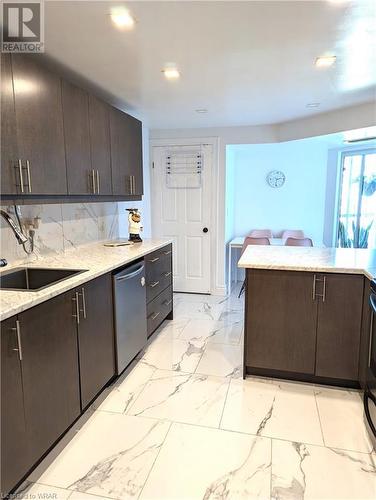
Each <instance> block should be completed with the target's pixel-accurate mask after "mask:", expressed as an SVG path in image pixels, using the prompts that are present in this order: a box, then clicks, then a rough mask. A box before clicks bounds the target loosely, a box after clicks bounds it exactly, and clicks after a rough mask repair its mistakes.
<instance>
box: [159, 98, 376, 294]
mask: <svg viewBox="0 0 376 500" xmlns="http://www.w3.org/2000/svg"><path fill="white" fill-rule="evenodd" d="M375 116H376V114H375V103H374V102H371V103H366V104H361V105H359V106H352V107H349V108H345V109H343V110H336V111H333V112H330V113H318V114H316V115H314V116H312V117H311V118H305V119H302V120H294V121H293V122H286V123H280V124H277V125H260V126H252V127H219V128H197V129H184V128H183V127H184V124H182V128H179V129H173V130H162V129H161V130H150V140H151V143H153V141H155V140H158V139H177V138H179V139H182V140H183V139H185V138H195V139H199V138H206V137H215V138H217V139H218V168H219V170H218V172H219V173H218V176H219V177H218V179H217V186H218V190H217V192H216V196H217V200H216V203H217V213H216V217H217V220H219V221H224V220H225V215H226V214H225V194H226V147H227V145H231V144H263V143H275V142H281V141H288V140H294V139H298V138H304V137H312V136H315V135H323V134H330V133H335V132H340V131H344V130H350V129H354V128H362V127H368V126H370V125H374V124H375ZM225 233H226V229H225V224H224V223H223V224H222V225H221V226H220V227H219V228H218V231H217V233H216V240H217V248H216V251H215V255H214V256H213V258H214V259H215V274H216V276H215V282H216V283H217V289H218V293H220V292H221V290H222V291H223V293H225V289H226V285H225V282H226V265H227V258H226V254H227V248H226V242H227V241H228V240H226V234H225Z"/></svg>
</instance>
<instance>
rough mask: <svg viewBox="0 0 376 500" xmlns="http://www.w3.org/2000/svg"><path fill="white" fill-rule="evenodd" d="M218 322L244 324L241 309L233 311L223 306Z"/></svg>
mask: <svg viewBox="0 0 376 500" xmlns="http://www.w3.org/2000/svg"><path fill="white" fill-rule="evenodd" d="M219 320H220V321H227V322H241V321H242V322H244V311H243V310H242V309H233V308H231V307H226V306H225V307H224V309H223V311H222V312H221V314H220V316H219Z"/></svg>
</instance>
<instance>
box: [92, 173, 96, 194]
mask: <svg viewBox="0 0 376 500" xmlns="http://www.w3.org/2000/svg"><path fill="white" fill-rule="evenodd" d="M91 183H92V186H93V194H96V189H95V170H94V169H93V170H92V171H91Z"/></svg>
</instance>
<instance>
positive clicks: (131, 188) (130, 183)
mask: <svg viewBox="0 0 376 500" xmlns="http://www.w3.org/2000/svg"><path fill="white" fill-rule="evenodd" d="M129 194H133V184H132V176H131V175H129Z"/></svg>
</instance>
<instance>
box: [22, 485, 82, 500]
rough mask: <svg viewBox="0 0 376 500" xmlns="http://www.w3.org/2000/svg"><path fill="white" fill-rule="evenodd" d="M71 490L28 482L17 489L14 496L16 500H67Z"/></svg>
mask: <svg viewBox="0 0 376 500" xmlns="http://www.w3.org/2000/svg"><path fill="white" fill-rule="evenodd" d="M71 493H72V491H71V490H66V489H63V488H57V487H55V486H48V485H45V484H39V483H29V484H28V486H27V487H24V488H23V489H19V490H18V491H17V493H16V494H15V496H14V498H15V499H17V500H38V499H51V500H67V499H68V497H70V495H71Z"/></svg>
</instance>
